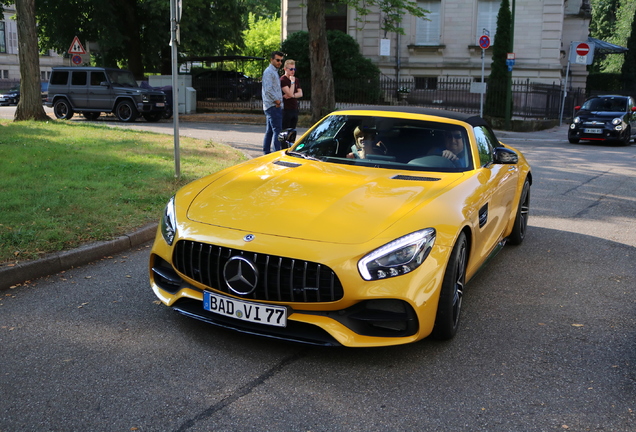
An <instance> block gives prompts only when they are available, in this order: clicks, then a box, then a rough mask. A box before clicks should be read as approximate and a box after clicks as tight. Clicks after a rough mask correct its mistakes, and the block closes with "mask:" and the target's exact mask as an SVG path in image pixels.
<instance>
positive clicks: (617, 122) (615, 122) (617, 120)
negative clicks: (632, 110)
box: [612, 117, 623, 126]
mask: <svg viewBox="0 0 636 432" xmlns="http://www.w3.org/2000/svg"><path fill="white" fill-rule="evenodd" d="M621 123H623V119H622V118H620V117H616V118H615V119H613V120H612V124H613V125H614V126H616V125H619V124H621Z"/></svg>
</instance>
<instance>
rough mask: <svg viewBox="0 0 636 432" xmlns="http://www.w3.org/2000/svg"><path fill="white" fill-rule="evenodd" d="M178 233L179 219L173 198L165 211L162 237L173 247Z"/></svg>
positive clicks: (162, 221) (162, 222)
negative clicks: (176, 215) (175, 211)
mask: <svg viewBox="0 0 636 432" xmlns="http://www.w3.org/2000/svg"><path fill="white" fill-rule="evenodd" d="M176 232H177V218H176V217H175V214H174V197H172V198H170V201H168V204H167V205H166V208H165V210H164V211H163V217H162V218H161V235H162V236H163V239H164V240H165V241H166V243H168V245H169V246H172V242H173V241H174V236H175V233H176Z"/></svg>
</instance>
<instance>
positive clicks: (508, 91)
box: [504, 0, 515, 130]
mask: <svg viewBox="0 0 636 432" xmlns="http://www.w3.org/2000/svg"><path fill="white" fill-rule="evenodd" d="M510 52H511V53H514V52H515V0H512V18H511V20H510ZM511 105H512V67H511V68H510V70H509V71H508V83H507V85H506V119H505V123H504V128H505V129H508V130H509V129H510V123H511V119H512V106H511Z"/></svg>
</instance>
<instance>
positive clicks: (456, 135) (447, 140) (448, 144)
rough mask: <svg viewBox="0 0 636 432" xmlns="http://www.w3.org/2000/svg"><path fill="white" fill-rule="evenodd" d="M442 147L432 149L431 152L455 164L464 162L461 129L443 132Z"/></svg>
mask: <svg viewBox="0 0 636 432" xmlns="http://www.w3.org/2000/svg"><path fill="white" fill-rule="evenodd" d="M444 147H445V148H444V149H437V150H434V151H433V152H432V153H431V154H432V155H438V156H442V157H445V158H446V159H449V160H450V161H452V162H453V163H454V164H455V165H457V166H464V165H465V164H466V157H465V156H466V155H465V150H466V149H465V148H464V138H463V136H462V133H461V131H458V130H452V131H446V132H444Z"/></svg>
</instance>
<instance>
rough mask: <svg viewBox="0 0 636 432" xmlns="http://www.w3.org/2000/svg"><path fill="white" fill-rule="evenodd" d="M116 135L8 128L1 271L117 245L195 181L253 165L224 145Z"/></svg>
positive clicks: (0, 162)
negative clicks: (106, 243)
mask: <svg viewBox="0 0 636 432" xmlns="http://www.w3.org/2000/svg"><path fill="white" fill-rule="evenodd" d="M179 147H180V155H181V178H180V179H179V180H177V179H176V178H175V166H174V141H173V137H172V135H164V134H155V133H150V132H142V131H133V130H129V129H121V128H116V127H110V126H104V125H94V124H77V123H71V122H66V121H56V120H52V121H49V122H11V121H10V120H0V185H1V187H0V263H2V264H5V263H9V262H19V261H24V260H32V259H37V258H38V257H40V256H41V255H42V254H45V253H50V252H56V251H62V250H67V249H70V248H74V247H77V246H79V245H81V244H83V243H87V242H93V241H99V240H110V239H112V238H115V237H118V236H121V235H123V234H126V233H128V232H131V231H133V230H135V229H137V228H139V227H142V226H144V225H146V224H147V223H150V222H153V221H157V220H158V219H159V217H160V215H161V211H162V210H163V207H164V206H165V203H166V202H167V200H168V198H170V196H172V194H174V192H176V190H177V189H179V188H180V187H182V186H183V185H185V184H186V183H189V182H190V181H192V180H195V179H197V178H200V177H203V176H205V175H208V174H211V173H214V172H216V171H219V170H221V169H223V168H226V167H228V166H232V165H235V164H237V163H239V162H242V161H244V160H246V159H247V158H246V156H245V155H243V154H242V153H241V152H240V151H238V150H236V149H233V148H232V147H229V146H227V145H224V144H218V143H214V142H212V141H204V140H197V139H193V138H184V137H181V138H180V145H179Z"/></svg>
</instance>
